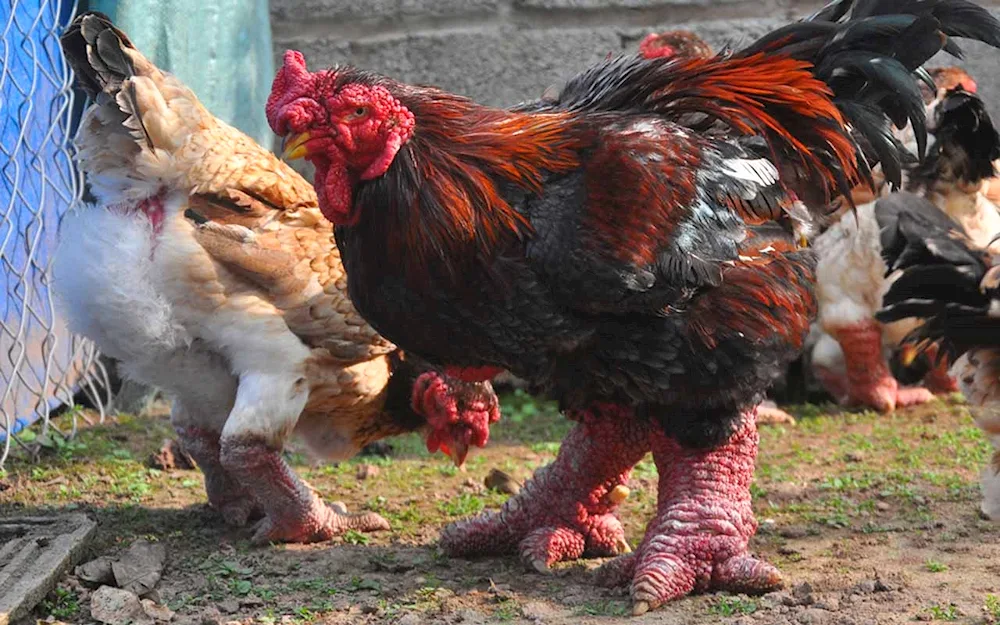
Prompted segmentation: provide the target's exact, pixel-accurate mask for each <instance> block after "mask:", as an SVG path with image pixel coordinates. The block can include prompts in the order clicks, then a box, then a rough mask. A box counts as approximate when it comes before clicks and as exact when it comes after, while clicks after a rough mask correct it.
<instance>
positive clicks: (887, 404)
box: [833, 320, 934, 412]
mask: <svg viewBox="0 0 1000 625" xmlns="http://www.w3.org/2000/svg"><path fill="white" fill-rule="evenodd" d="M833 335H834V338H836V339H837V342H838V343H840V346H841V348H843V350H844V361H845V363H846V365H847V382H848V392H847V404H848V405H852V406H865V407H868V408H874V409H875V410H878V411H879V412H892V411H893V410H895V409H896V408H900V407H903V406H915V405H917V404H923V403H926V402H929V401H931V400H932V399H934V395H933V394H932V393H931V392H930V391H928V390H927V389H925V388H919V387H913V388H900V386H899V382H898V381H896V378H894V377H892V373H891V372H890V371H889V365H888V363H887V362H886V361H885V357H884V356H883V355H882V329H881V327H880V326H879V324H878V323H876V322H875V321H874V320H869V321H863V322H860V323H857V324H854V325H851V326H845V327H841V328H837V329H836V330H835V331H834V332H833Z"/></svg>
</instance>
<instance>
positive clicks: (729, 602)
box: [708, 596, 759, 616]
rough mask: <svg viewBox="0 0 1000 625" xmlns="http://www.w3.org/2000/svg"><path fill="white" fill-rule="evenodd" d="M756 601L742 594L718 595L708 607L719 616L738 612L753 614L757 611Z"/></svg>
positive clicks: (732, 614) (733, 614)
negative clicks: (734, 595) (733, 595)
mask: <svg viewBox="0 0 1000 625" xmlns="http://www.w3.org/2000/svg"><path fill="white" fill-rule="evenodd" d="M758 607H759V606H758V605H757V602H756V601H754V600H753V599H750V598H748V597H743V596H736V597H725V596H723V597H719V598H718V599H717V600H716V601H715V603H713V604H712V606H711V607H710V608H709V609H708V611H709V612H711V613H712V614H718V615H719V616H736V615H738V614H753V613H754V612H756V611H757V608H758Z"/></svg>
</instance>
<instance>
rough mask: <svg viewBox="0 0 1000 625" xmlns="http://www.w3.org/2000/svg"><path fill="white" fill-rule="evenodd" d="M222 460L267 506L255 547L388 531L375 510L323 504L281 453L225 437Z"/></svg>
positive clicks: (253, 442)
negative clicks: (350, 532)
mask: <svg viewBox="0 0 1000 625" xmlns="http://www.w3.org/2000/svg"><path fill="white" fill-rule="evenodd" d="M221 459H222V464H223V466H224V467H225V468H226V471H227V472H228V473H229V474H230V475H234V476H238V477H239V480H240V482H241V483H242V484H243V486H244V488H252V489H253V491H254V492H255V493H256V495H257V499H258V501H260V502H261V504H262V506H263V508H264V512H265V514H266V516H265V518H264V519H263V520H262V521H261V523H260V525H259V526H258V527H257V531H256V532H255V533H254V536H253V543H254V544H264V543H268V542H295V543H311V542H318V541H321V540H329V539H330V538H332V537H334V536H337V535H338V534H342V533H344V532H346V531H347V530H357V531H360V532H372V531H376V530H387V529H389V522H388V521H386V520H385V519H383V518H382V517H381V516H379V515H378V514H375V513H374V512H367V513H364V514H345V513H344V512H343V511H341V510H336V509H334V508H332V507H330V506H328V505H326V504H325V503H323V500H322V499H320V498H319V497H317V496H316V493H315V492H313V489H312V487H311V486H309V484H307V483H306V482H304V481H303V480H301V479H299V477H298V476H297V475H295V472H294V471H292V469H291V467H289V466H288V464H287V463H286V462H285V461H284V459H283V458H282V457H281V453H280V452H279V451H278V450H275V449H272V448H270V447H268V446H267V445H266V444H265V443H264V442H262V441H257V440H253V439H225V440H223V441H222V454H221Z"/></svg>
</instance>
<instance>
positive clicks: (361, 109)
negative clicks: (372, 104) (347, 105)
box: [349, 106, 368, 119]
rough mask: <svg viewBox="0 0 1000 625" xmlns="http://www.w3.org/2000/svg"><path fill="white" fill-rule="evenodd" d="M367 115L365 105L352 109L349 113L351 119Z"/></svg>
mask: <svg viewBox="0 0 1000 625" xmlns="http://www.w3.org/2000/svg"><path fill="white" fill-rule="evenodd" d="M366 115H368V107H367V106H359V107H357V108H356V109H354V112H353V113H351V114H350V115H349V117H350V118H351V119H361V118H362V117H364V116H366Z"/></svg>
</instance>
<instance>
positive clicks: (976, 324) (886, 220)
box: [875, 193, 1000, 359]
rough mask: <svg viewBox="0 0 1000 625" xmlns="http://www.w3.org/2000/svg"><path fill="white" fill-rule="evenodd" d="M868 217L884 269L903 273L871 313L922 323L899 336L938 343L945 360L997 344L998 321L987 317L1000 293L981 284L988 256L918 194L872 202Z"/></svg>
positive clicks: (999, 337)
mask: <svg viewBox="0 0 1000 625" xmlns="http://www.w3.org/2000/svg"><path fill="white" fill-rule="evenodd" d="M875 216H876V219H877V220H878V222H879V226H880V228H881V229H882V253H883V256H884V257H885V261H886V264H887V265H888V267H889V271H890V273H892V272H896V271H901V272H902V273H901V274H900V275H899V276H898V277H897V278H896V280H895V281H894V282H893V283H892V285H891V286H890V287H889V291H888V292H887V293H886V295H885V297H884V298H883V308H882V309H881V310H880V311H878V313H876V315H875V316H876V318H877V319H878V320H879V321H881V322H891V321H898V320H901V319H906V318H911V317H915V318H918V319H920V320H922V321H923V324H922V325H921V326H920V327H918V328H917V329H916V330H914V331H913V332H912V333H911V334H910V335H909V336H908V337H907V338H906V340H907V341H908V342H912V343H916V344H919V345H927V344H931V343H940V344H941V345H942V347H943V350H942V353H943V354H944V355H947V356H948V357H949V358H951V359H954V358H956V357H957V356H958V355H960V354H961V353H963V352H965V351H967V350H968V349H971V348H973V347H977V346H985V345H991V346H995V345H1000V318H996V317H992V316H991V315H990V309H991V306H992V305H993V302H994V300H996V299H997V298H998V297H1000V291H998V290H997V288H995V287H991V286H989V285H988V284H984V278H985V277H986V275H987V271H989V269H990V260H989V255H988V254H987V253H986V252H985V251H983V250H981V249H978V248H976V247H975V246H974V245H973V244H972V242H971V241H969V240H968V238H966V236H965V235H964V234H963V233H962V232H961V231H960V229H959V226H958V225H957V224H956V223H954V222H952V221H951V220H950V219H949V218H948V217H947V216H946V215H944V214H943V213H942V212H941V211H940V210H938V208H937V207H936V206H934V205H933V204H931V203H930V202H929V201H927V200H926V199H924V198H922V197H919V196H916V195H913V194H910V193H895V194H893V195H891V196H889V197H887V198H883V199H881V200H879V201H878V202H876V203H875ZM998 303H1000V302H998ZM994 341H996V342H994Z"/></svg>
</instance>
